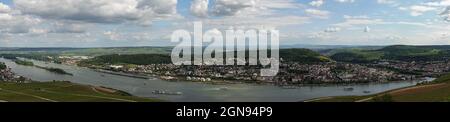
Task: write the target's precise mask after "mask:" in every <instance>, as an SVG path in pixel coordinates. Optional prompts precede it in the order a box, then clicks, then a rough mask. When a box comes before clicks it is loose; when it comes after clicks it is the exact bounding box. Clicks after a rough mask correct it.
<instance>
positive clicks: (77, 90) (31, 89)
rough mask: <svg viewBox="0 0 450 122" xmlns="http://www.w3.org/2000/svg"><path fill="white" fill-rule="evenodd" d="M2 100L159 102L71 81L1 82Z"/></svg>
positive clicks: (0, 97)
mask: <svg viewBox="0 0 450 122" xmlns="http://www.w3.org/2000/svg"><path fill="white" fill-rule="evenodd" d="M0 101H7V102H159V101H160V100H156V99H147V98H140V97H135V96H131V95H129V94H128V93H125V92H122V91H118V90H113V89H109V88H103V87H94V86H87V85H80V84H75V83H70V82H33V83H10V82H0Z"/></svg>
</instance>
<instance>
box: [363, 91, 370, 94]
mask: <svg viewBox="0 0 450 122" xmlns="http://www.w3.org/2000/svg"><path fill="white" fill-rule="evenodd" d="M363 93H365V94H369V93H371V92H370V91H364V92H363Z"/></svg>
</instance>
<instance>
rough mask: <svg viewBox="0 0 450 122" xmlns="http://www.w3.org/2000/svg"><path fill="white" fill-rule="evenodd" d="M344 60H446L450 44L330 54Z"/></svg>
mask: <svg viewBox="0 0 450 122" xmlns="http://www.w3.org/2000/svg"><path fill="white" fill-rule="evenodd" d="M330 57H331V58H332V59H333V60H336V61H343V62H373V61H378V60H383V59H386V60H399V61H446V60H449V59H450V46H407V45H394V46H387V47H384V48H381V49H377V50H343V51H342V50H341V51H340V52H338V53H335V54H332V55H331V56H330Z"/></svg>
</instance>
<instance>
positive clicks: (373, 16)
mask: <svg viewBox="0 0 450 122" xmlns="http://www.w3.org/2000/svg"><path fill="white" fill-rule="evenodd" d="M448 6H450V0H0V21H1V23H0V47H109V46H169V45H175V43H171V42H170V35H171V33H172V32H173V31H175V30H177V29H187V30H190V31H192V29H193V27H192V23H193V22H194V21H201V22H203V25H204V27H205V28H204V29H205V31H206V30H210V29H217V30H219V31H224V30H226V29H230V28H233V29H243V30H248V29H276V30H280V34H281V38H280V41H281V45H291V44H318V45H392V44H410V45H443V44H450V43H449V41H448V40H449V39H450V26H449V25H450V23H449V21H450V19H449V15H450V9H446V8H447V7H448Z"/></svg>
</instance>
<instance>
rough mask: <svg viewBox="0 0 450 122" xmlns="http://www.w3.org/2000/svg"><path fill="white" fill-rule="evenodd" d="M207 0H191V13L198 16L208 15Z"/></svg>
mask: <svg viewBox="0 0 450 122" xmlns="http://www.w3.org/2000/svg"><path fill="white" fill-rule="evenodd" d="M208 3H209V0H193V1H192V3H191V13H192V14H193V15H195V16H198V17H206V16H208Z"/></svg>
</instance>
